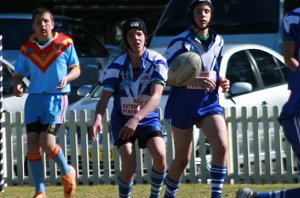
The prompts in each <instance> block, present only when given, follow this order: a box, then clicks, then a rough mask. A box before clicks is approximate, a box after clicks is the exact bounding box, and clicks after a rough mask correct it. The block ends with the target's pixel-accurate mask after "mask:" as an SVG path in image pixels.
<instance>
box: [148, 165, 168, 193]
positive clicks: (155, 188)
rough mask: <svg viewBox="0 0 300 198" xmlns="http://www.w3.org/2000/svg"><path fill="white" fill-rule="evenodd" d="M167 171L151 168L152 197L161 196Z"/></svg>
mask: <svg viewBox="0 0 300 198" xmlns="http://www.w3.org/2000/svg"><path fill="white" fill-rule="evenodd" d="M164 177H165V172H163V173H159V172H156V171H155V170H154V169H153V168H152V170H151V194H150V198H159V197H160V191H161V188H162V185H163V183H164Z"/></svg>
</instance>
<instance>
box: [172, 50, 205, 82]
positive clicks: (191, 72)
mask: <svg viewBox="0 0 300 198" xmlns="http://www.w3.org/2000/svg"><path fill="white" fill-rule="evenodd" d="M201 68H202V60H201V57H200V55H198V54H196V53H195V52H185V53H182V54H180V55H179V56H177V57H176V58H175V59H174V60H173V61H172V62H171V64H170V66H169V70H168V84H170V85H171V86H178V87H181V86H186V85H187V84H188V83H189V81H190V80H192V79H194V78H196V76H197V75H198V74H199V73H200V71H201Z"/></svg>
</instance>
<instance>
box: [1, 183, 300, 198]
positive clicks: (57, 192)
mask: <svg viewBox="0 0 300 198" xmlns="http://www.w3.org/2000/svg"><path fill="white" fill-rule="evenodd" d="M240 187H251V188H254V189H256V190H259V191H270V190H275V189H283V188H296V187H299V184H272V185H249V184H241V185H225V187H224V192H223V198H233V197H235V192H236V190H237V189H238V188H240ZM149 188H150V186H149V185H140V184H138V185H134V188H133V192H132V198H147V197H149ZM164 190H165V188H163V191H162V192H164ZM33 194H34V188H33V187H32V186H14V187H5V188H4V192H2V193H0V198H2V197H5V198H31V197H33ZM47 197H48V198H63V192H62V186H48V187H47ZM116 197H118V186H116V185H99V186H79V187H78V189H77V191H76V194H75V196H74V198H116ZM209 197H210V185H205V184H183V185H182V186H181V188H180V190H179V191H178V193H177V198H209Z"/></svg>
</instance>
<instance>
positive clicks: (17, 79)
mask: <svg viewBox="0 0 300 198" xmlns="http://www.w3.org/2000/svg"><path fill="white" fill-rule="evenodd" d="M23 78H24V76H22V75H21V74H19V73H14V74H13V81H14V94H15V96H17V97H21V96H23V92H24V87H23Z"/></svg>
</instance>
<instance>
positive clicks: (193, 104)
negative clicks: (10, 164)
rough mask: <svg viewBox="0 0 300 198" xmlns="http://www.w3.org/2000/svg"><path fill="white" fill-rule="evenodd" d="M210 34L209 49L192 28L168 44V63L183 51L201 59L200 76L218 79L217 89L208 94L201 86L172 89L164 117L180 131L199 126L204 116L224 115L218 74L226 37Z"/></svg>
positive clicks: (166, 53)
mask: <svg viewBox="0 0 300 198" xmlns="http://www.w3.org/2000/svg"><path fill="white" fill-rule="evenodd" d="M209 34H210V35H211V37H212V42H211V43H210V44H209V45H208V48H206V47H205V46H204V45H203V44H202V43H201V41H200V40H198V39H197V38H196V35H195V33H194V32H193V30H192V28H189V29H187V30H186V31H185V32H183V33H181V34H180V35H178V36H176V37H175V38H174V39H173V40H172V41H171V42H170V44H169V46H168V48H167V50H166V52H165V57H166V59H167V61H168V64H171V62H172V61H173V60H174V59H175V58H176V57H177V56H178V55H180V54H182V53H184V52H189V51H191V52H195V53H197V54H199V55H200V56H201V59H202V64H203V66H202V71H201V73H199V74H198V76H205V77H210V78H211V79H212V80H215V81H216V83H217V86H216V88H215V90H213V91H211V92H206V91H204V90H203V89H201V88H200V87H190V86H184V87H175V86H174V87H172V89H171V92H170V96H169V98H168V101H167V104H166V108H165V118H166V119H169V120H170V121H171V124H172V125H173V126H175V127H178V128H189V127H192V126H193V125H194V124H197V123H198V122H199V121H201V120H202V119H203V118H204V117H205V116H208V115H213V114H223V109H222V107H221V106H220V104H219V94H218V89H219V83H218V81H219V71H220V58H221V50H222V47H223V43H224V41H223V38H222V37H221V36H220V35H218V34H216V33H215V32H213V31H210V32H209Z"/></svg>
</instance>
